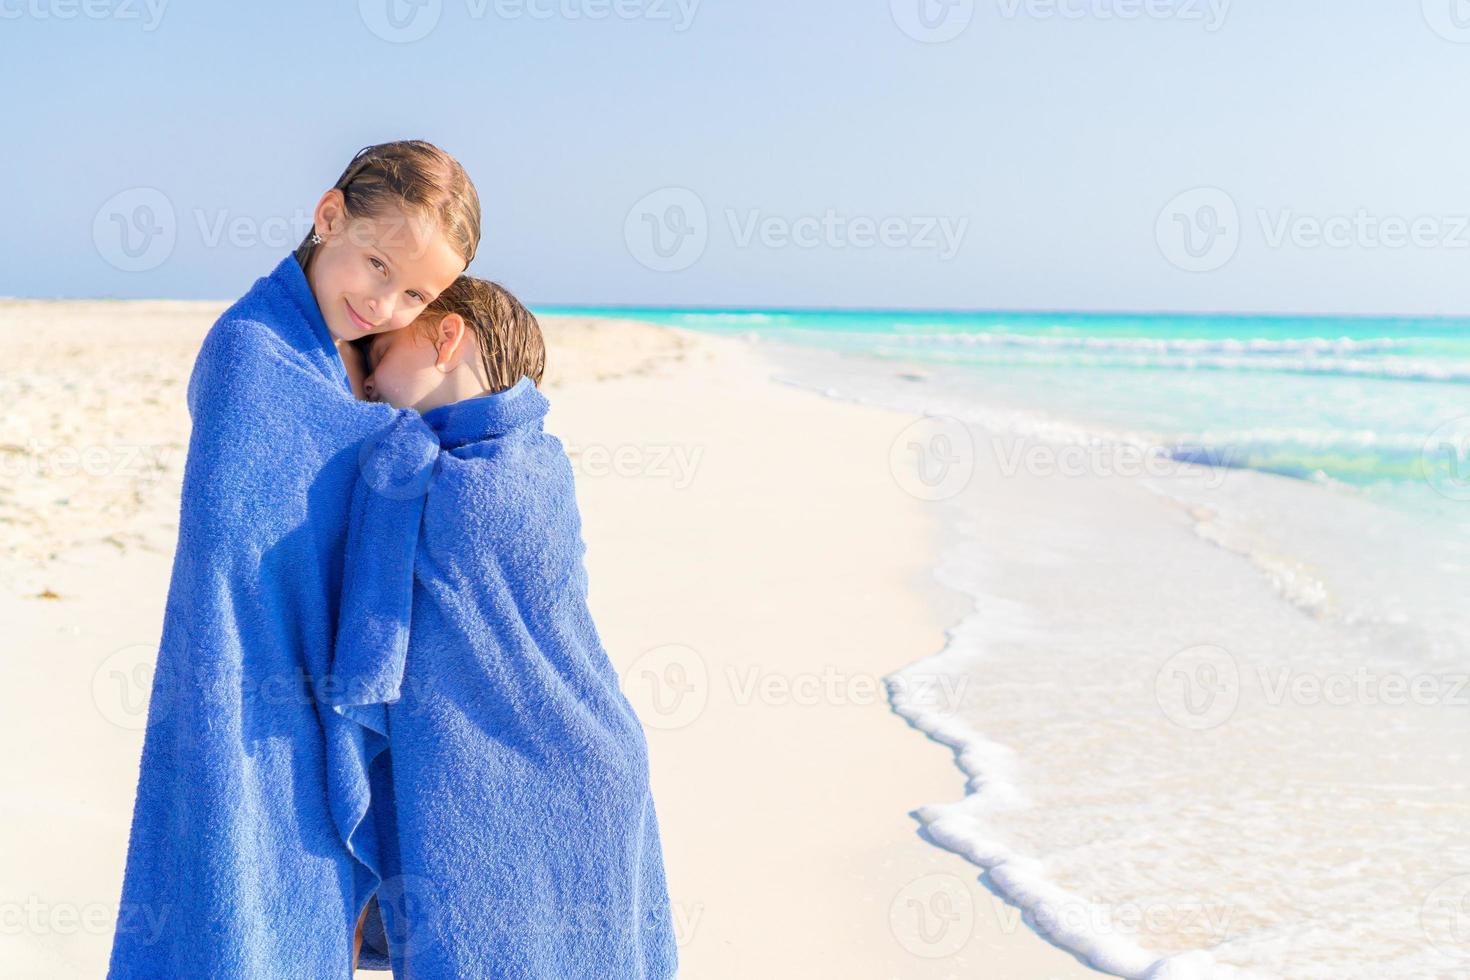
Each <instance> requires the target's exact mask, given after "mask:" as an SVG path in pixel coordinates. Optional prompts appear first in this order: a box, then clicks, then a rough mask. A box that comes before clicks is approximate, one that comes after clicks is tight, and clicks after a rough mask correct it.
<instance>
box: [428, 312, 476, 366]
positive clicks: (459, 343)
mask: <svg viewBox="0 0 1470 980" xmlns="http://www.w3.org/2000/svg"><path fill="white" fill-rule="evenodd" d="M469 330H470V327H469V324H467V323H465V322H464V317H462V316H460V315H459V314H458V313H446V314H444V318H443V319H442V320H440V321H439V325H438V326H437V327H435V328H434V339H435V341H436V343H435V345H434V346H436V347H437V348H438V349H439V356H438V357H436V358H434V367H436V368H438V369H439V372H440V373H441V374H448V373H449V372H450V371H453V370H454V369H455V367H456V366H457V365H458V364H459V359H460V352H461V351H462V350H464V349H466V348H465V345H464V340H465V335H466V334H468V333H469Z"/></svg>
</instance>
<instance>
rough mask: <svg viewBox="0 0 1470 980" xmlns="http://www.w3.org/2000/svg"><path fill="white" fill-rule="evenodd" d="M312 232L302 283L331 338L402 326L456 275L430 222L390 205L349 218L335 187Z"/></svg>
mask: <svg viewBox="0 0 1470 980" xmlns="http://www.w3.org/2000/svg"><path fill="white" fill-rule="evenodd" d="M316 232H317V234H319V235H321V237H322V243H321V244H320V245H318V246H317V247H316V249H315V251H314V253H313V254H312V257H311V260H310V261H309V262H308V263H307V265H308V268H307V270H306V279H307V282H309V283H310V284H311V291H312V294H313V295H314V296H315V297H316V302H317V306H319V307H320V308H321V311H322V319H323V320H325V321H326V324H327V329H328V330H330V331H331V333H332V336H333V337H335V338H337V339H338V340H343V341H349V342H350V341H354V340H357V339H358V338H360V337H365V336H367V335H369V334H376V333H381V332H383V331H388V330H397V329H399V328H401V327H404V326H407V325H408V323H409V322H410V321H412V320H413V318H414V317H416V316H418V315H419V314H420V313H422V312H423V310H424V307H425V306H426V305H428V304H429V303H430V302H431V301H432V300H433V299H434V297H436V296H438V295H439V293H440V292H442V291H443V290H445V289H446V288H448V286H449V284H450V283H452V282H453V281H454V279H455V277H456V276H458V275H459V274H460V273H461V272H463V271H464V266H465V263H464V257H463V256H461V255H460V254H459V253H458V252H456V251H455V250H454V248H453V247H452V246H451V245H450V244H449V240H448V238H446V237H445V235H444V233H443V232H442V231H441V230H440V229H439V227H438V226H437V224H436V223H434V222H432V221H426V220H424V219H421V218H418V217H415V216H412V215H409V214H408V213H406V212H404V211H402V210H400V209H397V208H392V209H389V210H388V212H386V213H384V214H381V215H373V216H358V217H353V218H349V217H348V216H347V211H346V209H345V207H344V205H343V200H342V192H341V191H339V190H330V191H327V193H326V194H324V195H322V199H321V201H320V202H319V203H318V204H317V209H316Z"/></svg>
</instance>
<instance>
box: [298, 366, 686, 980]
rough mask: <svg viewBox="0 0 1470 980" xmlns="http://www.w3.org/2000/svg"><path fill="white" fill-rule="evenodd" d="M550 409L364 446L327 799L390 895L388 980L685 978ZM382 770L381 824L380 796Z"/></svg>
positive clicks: (385, 900)
mask: <svg viewBox="0 0 1470 980" xmlns="http://www.w3.org/2000/svg"><path fill="white" fill-rule="evenodd" d="M546 410H547V402H546V399H545V397H544V396H543V395H542V394H541V393H540V392H539V391H537V390H536V388H535V386H534V385H533V384H532V383H531V381H530V380H529V379H526V378H523V379H521V381H520V382H519V383H518V384H517V385H515V386H514V387H513V388H510V389H508V390H506V391H503V392H499V393H497V394H494V395H484V396H480V397H478V398H471V399H468V400H466V401H461V402H457V403H455V404H452V405H446V406H443V407H441V408H436V409H434V410H432V411H429V412H427V413H425V414H424V415H423V416H422V417H417V416H411V415H400V416H399V417H398V418H397V419H396V420H395V422H394V424H393V425H392V426H390V427H389V428H388V429H387V430H386V431H385V432H384V433H383V435H382V437H381V438H375V439H372V440H369V441H368V442H366V443H365V444H364V453H363V456H362V474H363V476H362V479H361V480H360V482H359V484H358V486H357V488H356V490H355V492H354V493H353V497H352V512H351V524H350V530H349V537H348V550H347V566H348V574H347V577H346V580H345V581H344V592H343V599H342V618H341V622H340V630H339V633H338V642H337V647H336V651H335V659H334V661H333V664H332V675H331V680H332V684H331V685H330V692H331V693H330V694H329V695H328V699H329V700H330V702H331V703H332V704H333V705H334V706H335V708H336V711H337V712H338V713H339V717H338V719H337V722H338V724H337V725H336V726H335V727H334V726H333V725H332V724H331V723H330V722H329V723H328V733H329V746H330V749H329V751H330V758H329V767H330V772H329V782H330V787H331V794H332V808H333V809H332V812H333V815H334V817H335V818H336V820H337V824H338V827H339V830H340V831H341V833H342V836H343V839H344V840H345V841H346V842H347V843H348V845H349V847H350V849H351V850H352V852H353V853H354V854H355V855H357V856H358V858H359V859H360V860H361V861H363V862H364V864H365V865H366V866H367V867H369V868H370V869H372V870H373V871H374V872H375V873H378V874H380V875H381V877H382V878H383V882H384V891H383V893H382V894H381V895H380V899H381V903H380V904H381V905H382V908H383V915H384V924H385V925H386V927H387V933H388V939H389V945H390V947H391V952H392V961H393V970H394V975H395V976H397V977H400V978H414V980H439V978H442V980H451V978H462V977H491V976H493V977H497V978H500V977H505V978H546V980H569V978H582V977H585V978H596V980H619V978H648V980H663V978H667V977H672V976H674V975H675V973H676V966H677V955H676V948H675V944H674V935H673V922H672V915H671V910H670V907H669V899H668V893H667V887H666V884H665V877H664V864H663V854H662V849H661V845H660V840H659V832H658V821H657V817H656V814H655V810H654V804H653V798H652V796H651V794H650V791H649V778H648V756H647V744H646V742H645V740H644V735H643V730H642V727H641V726H640V724H639V722H638V719H637V716H636V715H635V714H634V712H633V709H632V706H631V705H630V704H629V703H628V701H627V699H626V698H625V697H624V696H623V693H622V691H621V689H620V687H619V684H618V677H617V674H616V672H615V671H614V669H613V667H612V664H611V663H610V662H609V660H608V658H607V654H606V652H605V651H604V649H603V647H602V645H601V643H600V641H599V639H598V635H597V632H596V630H595V628H594V626H593V623H592V619H591V617H590V615H589V613H588V609H587V602H586V592H587V579H586V573H585V570H584V567H583V563H582V556H583V552H584V550H585V548H584V545H583V541H582V537H581V522H580V518H579V516H578V512H577V506H576V498H575V493H574V485H573V477H572V470H571V465H570V463H569V461H568V459H567V457H566V453H565V451H564V450H563V449H562V446H561V443H560V442H559V441H558V440H557V439H556V438H555V437H554V436H551V435H549V434H547V433H545V432H544V431H543V429H542V423H543V418H544V416H545V413H546ZM328 715H329V713H328V712H323V718H324V719H327V718H328ZM344 733H345V734H344ZM385 750H386V751H385ZM385 757H386V758H388V759H389V760H390V767H391V801H390V802H389V803H388V804H387V805H391V806H392V809H393V812H392V815H391V818H387V815H385V814H384V813H382V812H381V807H382V806H384V805H385V804H384V801H383V800H380V799H375V798H374V795H373V794H374V790H375V788H376V787H375V784H374V781H373V779H372V778H371V772H372V771H373V768H374V766H375V765H380V764H381V761H382V759H384V758H385ZM385 826H392V827H393V828H394V829H393V830H392V831H391V834H392V835H393V839H392V840H384V839H383V836H384V831H383V828H384V827H385Z"/></svg>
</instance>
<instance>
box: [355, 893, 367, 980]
mask: <svg viewBox="0 0 1470 980" xmlns="http://www.w3.org/2000/svg"><path fill="white" fill-rule="evenodd" d="M366 921H367V909H366V908H364V909H363V910H362V915H359V916H358V917H357V932H356V933H354V934H353V936H352V972H353V973H356V972H357V954H358V953H359V952H361V951H362V924H363V923H364V922H366Z"/></svg>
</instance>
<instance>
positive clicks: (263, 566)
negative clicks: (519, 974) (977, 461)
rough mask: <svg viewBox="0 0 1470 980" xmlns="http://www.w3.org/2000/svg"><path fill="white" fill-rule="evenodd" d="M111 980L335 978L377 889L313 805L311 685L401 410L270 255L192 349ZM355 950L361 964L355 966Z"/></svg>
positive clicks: (295, 269)
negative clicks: (367, 490)
mask: <svg viewBox="0 0 1470 980" xmlns="http://www.w3.org/2000/svg"><path fill="white" fill-rule="evenodd" d="M188 404H189V412H190V415H191V417H192V420H193V430H192V432H191V434H190V437H189V454H188V459H187V462H186V464H185V468H184V485H183V503H182V507H181V511H180V514H179V537H178V550H177V553H176V554H175V557H174V564H173V574H172V578H171V580H170V582H169V590H168V600H167V605H166V607H165V613H164V623H163V632H162V638H161V641H160V644H159V650H158V661H157V670H156V672H155V674H154V680H153V688H152V700H151V701H150V703H149V707H148V727H147V731H146V734H145V738H144V744H143V755H142V764H141V769H140V773H139V779H138V788H137V798H136V801H135V803H134V810H133V820H132V832H131V837H130V839H129V842H128V853H127V865H126V871H125V876H124V882H123V889H122V900H121V904H120V907H119V914H118V920H117V929H116V933H115V935H114V940H113V948H112V957H111V965H110V968H109V971H108V976H109V977H110V978H113V980H131V978H140V980H161V978H185V977H187V978H195V977H201V978H202V977H249V978H252V980H277V978H279V980H287V978H289V980H298V978H303V977H311V978H313V980H320V978H328V977H346V976H347V975H348V972H349V964H350V959H351V955H352V945H351V944H352V930H353V926H354V925H355V923H356V919H357V913H358V911H359V909H360V908H361V907H362V903H363V902H364V901H366V899H367V897H368V895H369V893H370V889H371V887H372V885H373V884H374V882H373V880H372V877H371V875H369V874H367V873H366V872H364V871H363V869H362V868H361V867H360V866H359V865H358V863H357V862H355V861H354V860H353V859H352V857H351V855H350V854H349V853H348V851H347V850H346V848H345V847H344V846H343V843H342V840H341V836H340V834H339V832H338V829H337V827H336V824H335V822H334V821H333V819H332V814H331V813H330V811H329V809H328V802H327V778H326V758H327V745H326V740H325V737H324V732H323V721H322V720H321V718H319V712H320V714H322V715H331V716H332V717H333V718H334V719H335V718H336V716H335V715H334V714H333V713H332V712H331V711H327V710H325V709H321V708H320V705H319V703H318V701H317V699H316V696H314V692H313V691H312V690H311V682H312V680H313V679H315V678H318V677H322V676H324V675H325V674H326V673H327V671H328V669H329V667H330V663H331V658H332V646H333V642H334V638H335V634H336V628H337V621H338V603H339V600H340V597H341V577H342V555H343V547H344V543H345V538H346V530H347V523H348V506H349V503H350V502H351V500H352V492H353V487H354V486H355V485H356V483H357V479H358V460H359V455H360V452H359V449H360V444H361V443H362V441H363V440H364V439H365V438H366V437H368V436H371V435H374V434H376V433H381V432H382V431H383V430H384V429H386V428H387V427H388V426H389V425H390V424H391V423H392V422H393V421H394V420H395V419H398V418H400V417H401V413H399V412H395V411H394V410H393V409H391V408H389V407H388V406H386V405H375V404H369V403H366V402H358V401H355V400H353V398H352V395H351V391H350V388H349V386H348V383H347V375H346V373H345V371H344V369H343V366H342V362H341V359H340V358H339V357H338V355H337V352H336V350H335V348H334V346H333V341H332V337H331V334H330V333H329V332H328V330H327V327H326V324H325V323H324V322H323V321H322V318H321V313H320V311H319V310H318V308H317V304H316V301H315V299H314V298H313V296H312V293H311V288H310V286H309V285H308V284H307V281H306V277H305V276H304V275H303V274H302V271H301V268H300V267H299V266H298V265H297V263H296V259H295V258H294V257H293V256H290V255H287V256H286V257H285V259H283V260H282V261H281V263H280V264H279V265H278V266H277V267H276V269H275V271H274V272H272V273H271V274H270V276H268V277H266V278H262V279H260V280H258V281H257V282H256V283H255V285H254V286H253V287H252V288H251V290H250V292H249V293H247V294H246V295H245V296H244V297H243V298H242V299H241V300H240V301H239V302H237V303H235V304H234V305H233V306H232V307H230V308H229V309H228V310H226V311H225V313H224V314H223V315H222V316H221V317H220V318H219V320H218V321H217V322H216V323H215V324H214V326H213V328H211V330H210V331H209V334H208V336H206V338H205V340H204V343H203V346H202V348H201V350H200V352H199V355H198V358H197V360H196V361H195V364H194V369H193V373H192V374H191V376H190V380H189V387H188ZM371 962H372V958H371V954H370V952H369V955H368V957H367V960H366V962H365V963H364V964H363V965H370V964H371Z"/></svg>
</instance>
